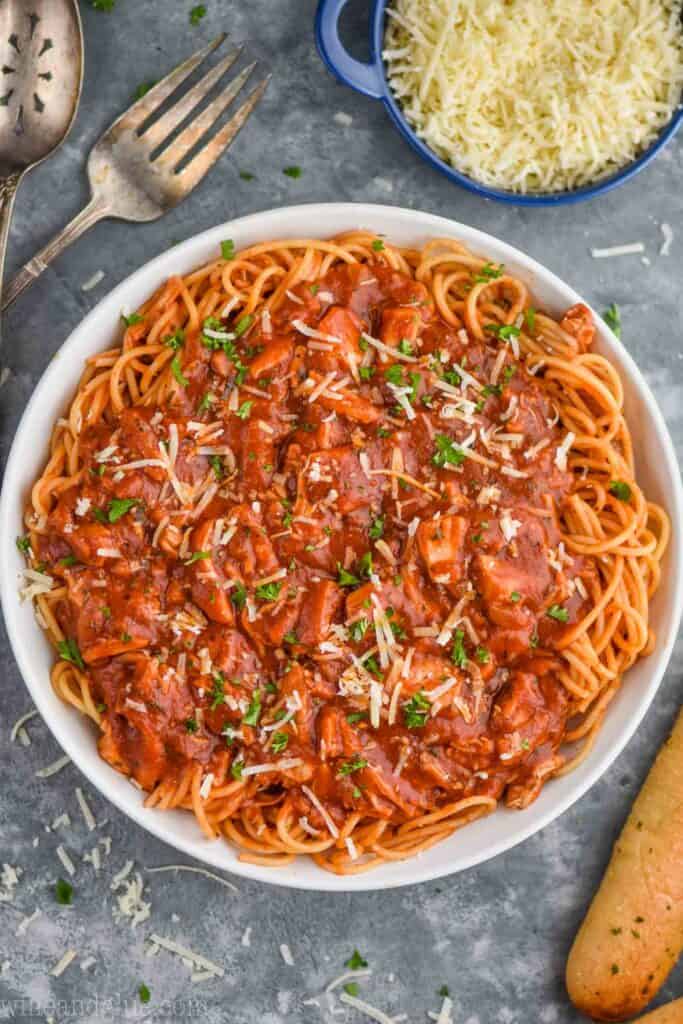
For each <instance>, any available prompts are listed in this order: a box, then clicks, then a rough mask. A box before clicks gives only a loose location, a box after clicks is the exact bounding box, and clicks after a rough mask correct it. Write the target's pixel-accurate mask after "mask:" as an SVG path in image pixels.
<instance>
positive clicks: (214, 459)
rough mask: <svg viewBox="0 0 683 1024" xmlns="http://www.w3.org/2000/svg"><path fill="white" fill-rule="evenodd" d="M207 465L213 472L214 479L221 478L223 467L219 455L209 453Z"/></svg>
mask: <svg viewBox="0 0 683 1024" xmlns="http://www.w3.org/2000/svg"><path fill="white" fill-rule="evenodd" d="M209 465H210V466H211V469H212V470H213V472H214V476H215V477H216V480H222V479H223V476H224V475H225V470H224V469H223V459H222V458H221V457H220V455H209Z"/></svg>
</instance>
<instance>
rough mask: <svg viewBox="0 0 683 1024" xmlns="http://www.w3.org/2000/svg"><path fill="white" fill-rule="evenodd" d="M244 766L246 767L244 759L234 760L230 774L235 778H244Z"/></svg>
mask: <svg viewBox="0 0 683 1024" xmlns="http://www.w3.org/2000/svg"><path fill="white" fill-rule="evenodd" d="M243 768H244V761H243V760H241V759H240V760H239V761H233V762H232V764H231V765H230V774H231V775H232V777H233V779H241V778H242V769H243Z"/></svg>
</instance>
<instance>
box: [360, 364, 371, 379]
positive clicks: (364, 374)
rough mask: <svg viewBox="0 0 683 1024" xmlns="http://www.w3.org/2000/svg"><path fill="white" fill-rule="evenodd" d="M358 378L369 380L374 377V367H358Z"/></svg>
mask: <svg viewBox="0 0 683 1024" xmlns="http://www.w3.org/2000/svg"><path fill="white" fill-rule="evenodd" d="M358 376H359V377H360V379H361V380H370V379H371V378H372V377H374V376H375V367H374V366H359V367H358Z"/></svg>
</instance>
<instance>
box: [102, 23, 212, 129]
mask: <svg viewBox="0 0 683 1024" xmlns="http://www.w3.org/2000/svg"><path fill="white" fill-rule="evenodd" d="M227 37H228V36H227V32H221V34H220V35H219V36H216V38H215V39H212V40H211V42H210V43H208V44H207V46H204V47H203V48H202V49H201V50H197V52H196V53H194V54H192V56H191V57H188V58H187V60H184V61H183V62H182V64H178V66H177V67H176V68H174V69H173V71H169V73H168V74H167V75H166V77H165V78H162V79H161V81H160V82H157V84H156V85H153V86H152V88H151V89H150V90H149V92H147V93H145V95H144V96H143V97H142V99H139V100H137V102H135V103H133V104H132V106H130V107H129V108H128V110H125V111H124V112H123V114H121V116H120V117H119V118H118V119H117V120H116V121H114V123H113V125H112V126H111V127H112V128H122V129H124V130H128V131H134V130H135V129H137V128H139V127H140V125H141V124H144V122H145V121H146V120H147V118H148V117H150V115H151V114H153V113H154V111H155V110H158V109H159V107H160V106H161V104H162V103H163V102H164V100H165V99H167V98H168V97H169V96H170V95H171V93H173V92H175V90H176V89H177V88H178V86H179V85H182V84H183V82H184V81H185V79H186V78H188V77H189V76H190V75H191V74H192V72H193V71H194V69H195V68H197V67H199V65H200V64H201V63H202V62H203V61H205V60H206V58H207V57H208V56H210V54H212V53H213V51H214V50H217V49H218V47H219V46H220V45H221V43H223V42H225V40H226V39H227Z"/></svg>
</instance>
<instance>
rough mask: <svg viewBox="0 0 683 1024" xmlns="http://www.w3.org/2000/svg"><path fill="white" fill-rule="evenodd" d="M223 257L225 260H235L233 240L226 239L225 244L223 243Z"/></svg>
mask: <svg viewBox="0 0 683 1024" xmlns="http://www.w3.org/2000/svg"><path fill="white" fill-rule="evenodd" d="M221 256H222V257H223V259H224V260H234V258H235V243H234V242H233V240H232V238H226V239H225V241H224V242H221Z"/></svg>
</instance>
